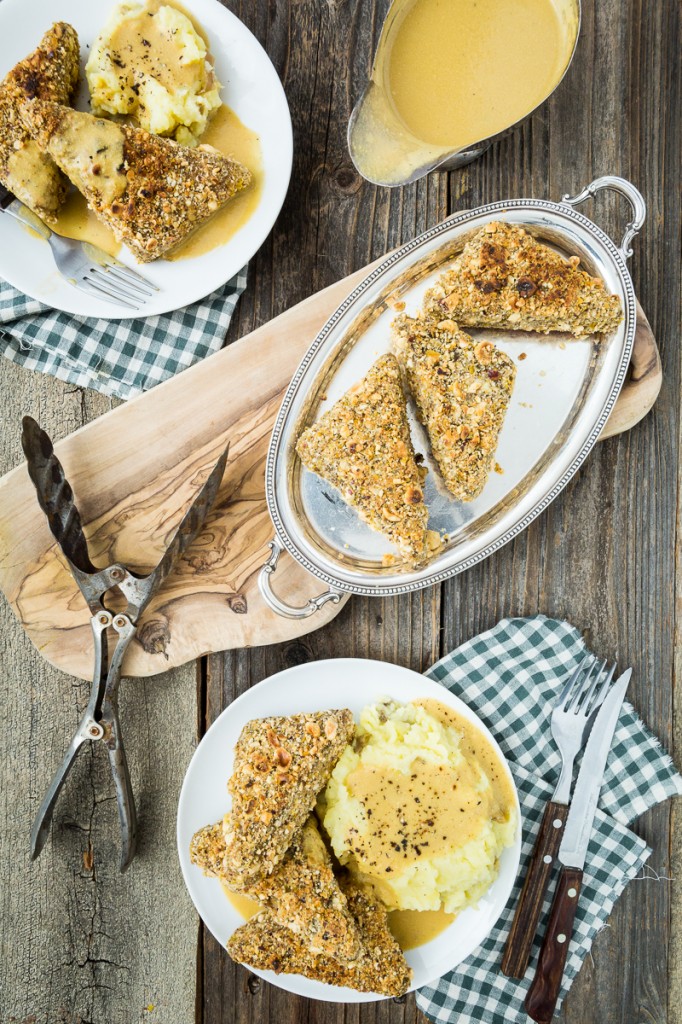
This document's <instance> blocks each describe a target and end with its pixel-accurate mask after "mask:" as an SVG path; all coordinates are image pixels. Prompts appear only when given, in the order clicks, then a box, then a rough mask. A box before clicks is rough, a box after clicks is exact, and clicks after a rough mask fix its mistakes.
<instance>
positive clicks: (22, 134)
mask: <svg viewBox="0 0 682 1024" xmlns="http://www.w3.org/2000/svg"><path fill="white" fill-rule="evenodd" d="M79 56H80V47H79V45H78V36H77V34H76V30H75V29H74V28H72V27H71V25H67V24H66V22H63V21H59V22H57V23H56V24H54V25H53V26H52V28H51V29H50V30H49V31H48V32H46V33H45V35H44V36H43V38H42V40H41V42H40V45H39V46H38V48H37V49H36V50H34V51H33V53H32V54H31V55H30V56H29V57H26V59H25V60H22V61H21V62H20V63H19V64H17V65H16V67H14V68H12V70H11V71H10V72H9V74H8V75H7V76H6V77H5V79H4V80H3V82H2V83H0V182H2V184H3V185H5V186H6V187H7V188H8V189H9V190H10V192H13V193H14V195H15V196H16V197H17V199H20V200H21V202H22V203H24V204H25V205H26V206H28V207H29V208H30V209H31V210H33V212H34V213H37V214H38V216H39V217H42V219H43V220H45V221H48V222H54V219H55V217H56V216H57V213H58V212H59V208H60V206H61V205H62V203H63V202H64V199H65V198H66V191H67V188H68V182H67V180H66V178H65V177H64V176H63V174H62V173H61V171H60V170H59V168H58V167H57V165H56V164H55V162H54V161H53V160H52V159H51V158H50V157H49V156H48V155H47V154H46V153H44V152H43V151H42V150H41V148H40V147H39V146H38V144H37V143H36V142H35V141H34V139H32V138H31V135H30V133H29V132H28V131H27V129H26V127H25V125H24V124H23V122H22V120H21V118H20V116H19V107H20V105H21V104H22V103H24V102H25V101H26V100H28V99H33V98H34V97H36V96H37V97H38V98H39V99H41V100H54V101H55V102H57V103H68V102H69V100H70V99H71V96H72V94H73V91H74V89H75V88H76V83H77V81H78V59H79Z"/></svg>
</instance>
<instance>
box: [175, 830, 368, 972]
mask: <svg viewBox="0 0 682 1024" xmlns="http://www.w3.org/2000/svg"><path fill="white" fill-rule="evenodd" d="M225 853H226V845H225V837H224V834H223V827H222V823H219V824H218V825H207V826H206V828H204V829H201V830H200V831H199V832H197V833H196V834H195V836H194V838H193V839H192V843H191V845H190V856H191V859H192V862H193V863H194V864H196V865H197V866H198V867H200V868H203V869H204V872H205V873H206V874H208V875H213V876H216V877H218V878H220V877H222V876H223V873H224V858H225ZM242 894H243V895H245V896H249V897H250V898H251V899H254V900H258V902H259V903H260V904H261V905H262V906H263V907H264V908H265V909H267V910H268V911H269V912H270V916H271V917H272V919H273V920H274V921H275V922H276V923H277V924H279V925H281V926H282V927H284V928H289V929H290V930H291V931H292V932H294V933H295V934H296V935H297V936H298V937H299V939H300V941H301V942H302V943H303V944H304V945H305V946H306V947H307V948H308V949H309V950H310V951H311V952H312V953H323V954H324V955H325V956H332V957H334V959H335V960H338V961H339V963H343V964H349V963H352V962H353V961H354V960H357V958H358V956H359V955H360V951H361V945H360V936H359V934H358V930H357V927H356V925H355V921H354V920H353V918H352V917H351V915H350V912H349V910H348V904H347V902H346V897H345V896H344V895H343V893H342V892H341V889H340V888H339V884H338V882H337V880H336V878H335V876H334V872H333V871H332V863H331V857H330V856H329V852H328V850H327V847H326V846H325V843H324V840H323V839H322V836H321V835H320V832H319V829H318V827H317V821H316V818H315V815H314V814H312V815H311V816H310V817H309V818H308V820H307V821H306V823H305V824H304V826H303V828H302V829H300V830H299V831H298V832H297V833H296V835H295V836H294V838H293V840H292V843H291V846H290V847H289V849H288V850H287V852H286V854H285V855H284V858H283V860H282V861H280V863H279V864H278V865H277V867H276V868H275V870H274V871H273V872H272V874H271V875H268V877H267V878H264V879H262V880H261V881H260V882H256V883H255V884H254V885H253V886H250V887H247V888H246V889H245V890H243V891H242Z"/></svg>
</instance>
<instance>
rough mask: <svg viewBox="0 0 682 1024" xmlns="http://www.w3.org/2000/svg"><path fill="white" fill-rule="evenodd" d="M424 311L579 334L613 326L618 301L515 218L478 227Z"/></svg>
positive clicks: (474, 323)
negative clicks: (519, 224) (515, 222)
mask: <svg viewBox="0 0 682 1024" xmlns="http://www.w3.org/2000/svg"><path fill="white" fill-rule="evenodd" d="M424 311H425V312H426V313H427V314H429V315H432V316H434V317H438V319H442V318H443V317H450V318H451V319H452V320H454V321H455V322H456V323H457V324H458V325H459V326H460V327H504V328H507V329H510V330H516V331H539V332H541V333H544V334H547V333H549V332H550V331H568V332H570V333H571V334H573V335H575V337H576V338H580V337H585V336H587V335H591V334H600V333H609V332H611V331H614V330H615V329H616V327H617V326H618V324H619V323H620V322H621V320H622V319H623V309H622V305H621V301H620V299H619V298H618V296H617V295H609V293H608V292H607V291H606V288H605V286H604V282H603V281H602V280H601V279H600V278H598V277H592V276H591V275H590V274H588V273H587V272H586V271H585V270H581V269H580V258H579V257H578V256H571V257H569V258H568V259H566V258H565V257H563V256H561V255H560V254H559V253H557V252H555V251H554V249H551V248H550V247H549V246H547V245H544V244H543V243H542V242H539V241H537V239H535V238H534V237H533V236H532V235H531V234H530V233H529V232H528V231H526V230H525V229H524V228H522V227H519V226H518V225H516V224H505V223H500V222H496V221H493V222H492V223H490V224H486V226H485V227H484V228H481V230H480V231H477V232H476V234H475V235H474V236H473V237H472V238H470V239H469V241H468V242H467V243H466V245H465V246H464V248H463V250H462V252H461V253H460V255H459V256H457V258H456V259H455V260H454V261H453V263H452V264H451V266H450V267H449V269H448V270H447V271H446V272H445V273H444V274H442V275H441V277H440V278H439V279H438V281H437V282H436V284H435V286H434V287H433V288H432V289H431V290H430V291H429V292H427V294H426V298H425V301H424Z"/></svg>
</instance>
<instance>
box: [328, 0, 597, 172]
mask: <svg viewBox="0 0 682 1024" xmlns="http://www.w3.org/2000/svg"><path fill="white" fill-rule="evenodd" d="M411 2H412V0H393V3H392V4H391V6H390V8H389V10H388V13H387V15H386V18H385V20H384V23H383V26H382V29H381V36H380V39H379V43H378V45H377V49H376V53H375V56H374V63H373V66H372V73H371V76H370V79H369V82H368V83H367V85H366V87H365V90H364V92H363V93H362V96H361V97H360V99H359V100H358V102H357V103H356V105H355V107H354V109H353V112H352V114H351V116H350V120H349V122H348V150H349V152H350V156H351V160H352V161H353V163H354V165H355V168H356V170H357V171H358V172H359V173H360V174H361V175H362V176H363V178H365V179H366V180H367V181H370V182H372V183H373V184H375V185H386V186H389V187H396V186H399V185H408V184H409V183H410V182H412V181H416V180H417V179H418V178H423V177H424V176H425V175H426V174H430V172H431V171H435V170H436V169H438V170H440V171H445V170H454V169H455V168H457V167H463V166H464V165H465V164H468V163H470V162H471V161H472V160H475V159H476V158H477V157H479V156H481V154H482V153H484V152H485V151H486V149H487V148H488V147H489V146H490V145H491V143H492V142H493V141H495V140H496V139H501V138H503V137H504V136H505V135H507V134H509V132H511V131H512V130H513V129H514V128H516V127H517V126H518V125H520V124H522V123H523V122H524V121H525V120H526V119H527V118H528V117H530V115H531V114H532V113H533V110H537V108H538V107H539V106H541V105H542V103H544V102H545V101H546V100H547V99H548V98H549V96H551V95H552V93H553V92H554V90H555V89H556V88H557V87H558V85H559V83H560V82H561V81H562V79H563V77H564V75H565V74H566V72H567V70H568V68H569V67H570V64H571V61H572V60H573V56H574V54H575V49H576V46H577V43H578V35H579V32H580V18H581V7H580V0H555V3H556V7H557V11H558V13H559V15H560V17H561V18H562V20H563V22H564V24H565V28H566V38H567V47H566V54H567V56H566V63H565V65H564V68H563V70H562V71H561V73H560V75H559V77H558V78H557V79H556V81H555V83H554V85H553V86H552V88H551V89H550V91H549V92H548V93H547V95H546V96H545V97H544V98H543V99H542V100H541V101H540V103H538V104H537V105H536V106H535V107H534V108H533V110H530V111H528V113H527V114H524V116H523V117H522V118H521V119H520V120H518V121H515V122H514V123H513V124H511V125H508V126H507V127H506V128H504V129H502V130H501V131H499V132H498V133H496V134H495V135H493V136H490V137H489V138H487V139H481V140H479V141H478V142H474V143H472V144H470V145H468V146H466V148H463V149H454V150H453V149H447V148H444V147H443V146H438V145H433V144H431V143H426V142H423V141H421V140H420V139H418V138H417V137H416V136H415V135H413V134H412V133H411V132H410V131H409V130H408V128H407V127H406V125H405V124H404V122H403V121H402V120H401V118H400V117H399V115H398V113H397V111H396V110H395V106H394V104H393V103H392V101H391V98H390V93H389V90H388V86H387V83H386V77H387V76H386V74H385V72H384V68H383V64H384V57H385V56H387V55H388V53H390V48H391V44H392V41H393V38H394V37H395V32H396V30H397V28H398V27H399V25H400V23H401V21H402V18H403V16H404V14H405V13H406V10H407V9H409V7H410V5H411ZM451 2H456V0H451ZM377 148H380V149H381V152H382V159H381V167H380V168H379V167H378V166H377V164H376V156H375V154H376V151H377Z"/></svg>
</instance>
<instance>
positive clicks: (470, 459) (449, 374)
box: [392, 315, 516, 501]
mask: <svg viewBox="0 0 682 1024" xmlns="http://www.w3.org/2000/svg"><path fill="white" fill-rule="evenodd" d="M392 327H393V346H394V349H395V353H396V355H397V356H398V358H399V360H400V362H401V364H402V365H403V367H404V369H405V374H406V377H407V382H408V385H409V387H410V390H411V392H412V394H413V395H414V398H415V401H416V403H417V408H418V410H419V414H420V416H421V418H422V420H423V423H424V426H425V427H426V430H427V433H428V435H429V440H430V442H431V448H432V450H433V455H434V458H435V459H436V462H437V463H438V466H439V468H440V471H441V473H442V475H443V479H444V480H445V483H446V485H447V487H448V489H449V490H450V492H451V493H452V494H453V495H454V497H455V498H458V499H459V500H460V501H471V500H472V499H473V498H475V497H477V496H478V495H479V494H480V493H481V491H482V490H483V488H484V486H485V483H486V481H487V479H488V476H489V474H490V471H491V469H492V467H493V460H494V456H495V450H496V448H497V440H498V437H499V433H500V430H501V428H502V423H503V422H504V417H505V413H506V411H507V407H508V405H509V400H510V397H511V393H512V389H513V387H514V378H515V376H516V369H515V367H514V364H513V362H512V361H511V359H510V358H509V357H508V356H507V355H505V354H504V352H501V351H500V350H499V349H498V348H497V347H496V346H495V345H494V344H493V343H492V342H491V341H474V340H473V339H472V338H470V337H469V335H468V334H465V333H464V332H463V331H460V330H459V329H458V328H457V327H456V326H455V324H453V323H452V321H451V320H443V321H440V322H439V323H436V322H435V321H434V320H433V319H429V318H427V317H416V318H412V317H409V316H405V315H402V316H399V317H397V318H396V319H395V320H394V321H393V325H392Z"/></svg>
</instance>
